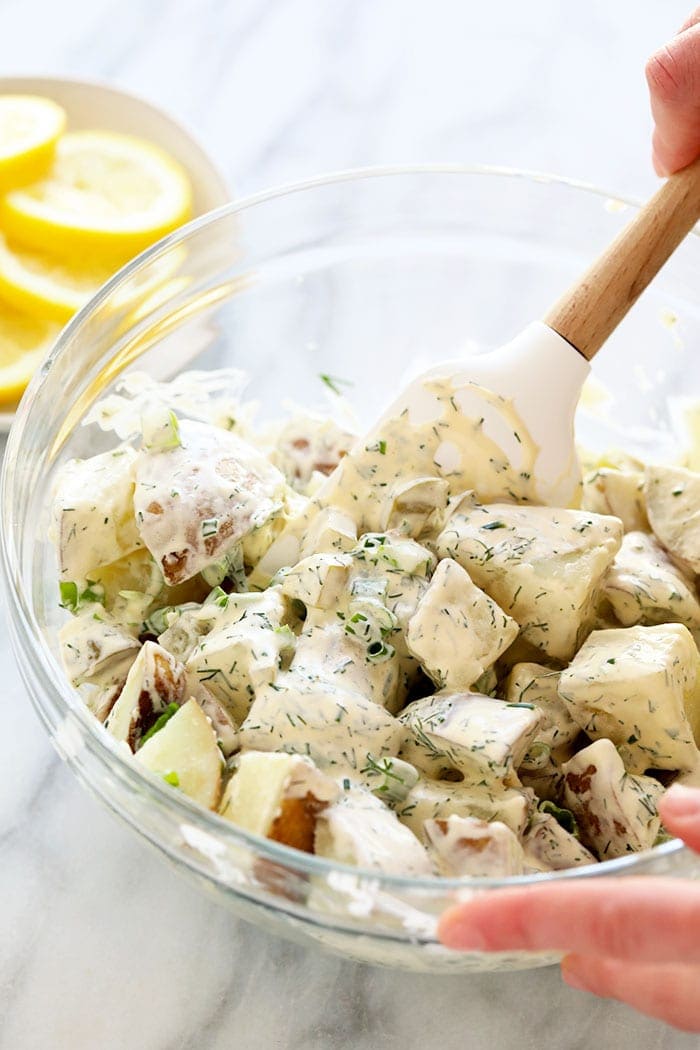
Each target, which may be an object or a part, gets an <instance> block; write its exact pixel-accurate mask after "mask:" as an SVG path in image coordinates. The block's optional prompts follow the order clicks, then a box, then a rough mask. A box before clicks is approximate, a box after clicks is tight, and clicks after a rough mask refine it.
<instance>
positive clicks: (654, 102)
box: [646, 24, 700, 175]
mask: <svg viewBox="0 0 700 1050" xmlns="http://www.w3.org/2000/svg"><path fill="white" fill-rule="evenodd" d="M646 78H647V84H648V86H649V94H650V96H651V112H652V115H653V117H654V124H655V129H654V146H653V148H654V167H655V168H656V171H657V173H658V174H659V175H668V174H670V172H672V171H678V170H679V168H684V167H685V166H686V165H687V164H690V162H691V161H693V160H695V158H696V157H697V156H698V154H700V24H694V25H689V26H688V28H684V29H683V30H682V31H681V32H680V33H679V34H678V36H675V37H674V38H673V39H672V40H671V41H669V43H668V44H666V45H665V47H662V48H661V49H660V50H659V51H657V52H656V53H655V54H654V55H652V56H651V58H650V59H649V61H648V62H647V65H646Z"/></svg>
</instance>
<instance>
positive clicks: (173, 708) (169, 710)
mask: <svg viewBox="0 0 700 1050" xmlns="http://www.w3.org/2000/svg"><path fill="white" fill-rule="evenodd" d="M179 710H180V705H179V704H174V703H173V704H168V706H167V707H166V709H165V710H164V711H163V714H162V715H159V716H158V718H157V719H156V720H155V722H154V723H153V725H152V726H151V728H150V729H149V730H148V732H147V733H144V735H143V736H142V737H141V747H143V745H144V744H145V743H146V741H147V740H150V739H151V737H152V736H155V735H156V733H157V732H158V730H159V729H162V728H163V726H164V725H167V723H168V722H169V721H170V719H171V718H172V717H173V715H174V714H175V713H176V712H177V711H179ZM175 786H176V787H177V784H176V785H175Z"/></svg>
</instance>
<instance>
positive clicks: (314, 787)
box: [219, 751, 339, 853]
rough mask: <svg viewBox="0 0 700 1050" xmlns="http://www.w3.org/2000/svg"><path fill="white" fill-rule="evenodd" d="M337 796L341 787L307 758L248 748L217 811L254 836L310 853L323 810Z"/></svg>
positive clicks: (227, 786) (239, 760) (239, 761)
mask: <svg viewBox="0 0 700 1050" xmlns="http://www.w3.org/2000/svg"><path fill="white" fill-rule="evenodd" d="M338 794H339V788H338V785H337V784H336V783H335V782H334V781H333V780H331V779H330V778H329V777H327V776H324V774H323V773H321V772H320V771H319V770H318V769H317V768H316V766H315V765H314V764H313V762H312V761H311V760H310V759H309V758H305V757H303V756H301V755H287V754H281V753H275V752H269V751H245V752H244V753H243V754H242V755H241V756H240V758H239V759H238V764H237V766H236V769H235V772H234V774H233V776H232V777H231V779H230V780H229V782H228V784H227V785H226V790H225V791H224V796H223V798H222V800H221V805H220V807H219V812H220V814H221V816H222V817H225V818H226V819H227V820H230V821H231V822H232V823H233V824H237V825H238V826H239V827H241V828H244V829H245V830H246V831H251V832H253V833H254V834H255V835H263V836H264V837H266V838H270V839H274V841H275V842H282V843H284V844H285V845H286V846H294V847H295V849H301V850H304V851H305V852H306V853H312V852H313V847H314V834H315V830H316V822H317V820H318V817H319V814H320V813H321V812H322V810H323V809H324V808H325V807H326V806H328V805H329V804H330V803H331V802H333V801H334V800H335V799H336V798H337V797H338Z"/></svg>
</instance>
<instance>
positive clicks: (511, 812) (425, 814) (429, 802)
mask: <svg viewBox="0 0 700 1050" xmlns="http://www.w3.org/2000/svg"><path fill="white" fill-rule="evenodd" d="M533 806H534V802H533V797H532V795H531V794H529V793H528V792H527V791H522V790H518V789H516V788H506V787H503V785H502V784H498V783H492V784H476V785H465V784H455V783H450V782H449V781H445V780H429V779H427V778H425V779H423V778H422V779H421V780H419V781H418V783H417V784H415V785H414V787H412V788H411V790H410V791H409V793H408V795H407V796H406V800H405V802H403V803H401V804H399V805H397V807H396V814H397V816H398V818H399V820H400V821H401V823H402V824H405V825H406V826H407V827H409V828H410V829H411V831H412V832H413V833H414V835H417V836H418V838H419V839H422V837H423V835H424V831H425V829H424V825H425V821H426V820H438V819H442V818H445V819H446V818H447V817H450V816H452V814H455V815H456V816H459V817H477V818H478V819H479V820H487V821H492V820H500V821H501V822H502V823H503V824H506V825H507V826H508V827H509V828H510V829H511V830H512V831H514V832H515V833H516V835H520V834H522V832H523V831H524V830H525V828H526V826H527V823H528V820H529V818H530V814H531V812H532V810H533Z"/></svg>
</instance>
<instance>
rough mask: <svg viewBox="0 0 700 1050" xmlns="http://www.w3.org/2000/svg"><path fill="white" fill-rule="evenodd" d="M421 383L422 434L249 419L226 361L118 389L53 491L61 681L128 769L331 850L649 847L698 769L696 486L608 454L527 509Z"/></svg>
mask: <svg viewBox="0 0 700 1050" xmlns="http://www.w3.org/2000/svg"><path fill="white" fill-rule="evenodd" d="M435 383H436V386H435V391H434V394H435V397H436V401H437V403H438V404H439V406H440V410H439V419H438V422H437V423H436V422H435V421H434V420H431V421H430V423H426V422H423V423H421V422H420V420H415V419H413V420H412V419H410V418H408V417H406V418H404V417H403V416H402V417H397V418H395V419H388V420H387V419H385V420H383V421H382V423H381V424H380V425H378V426H377V428H375V431H374V432H373V433H372V434H371V435H370V437H369V438H368V437H363V438H358V437H357V435H356V434H355V433H354V432H353V428H352V427H351V426H350V425H347V424H343V425H341V424H340V423H338V422H336V421H334V418H332V417H331V416H328V417H325V416H320V415H313V414H306V413H302V412H296V411H293V412H291V413H290V416H289V418H288V419H287V420H285V421H283V422H281V423H278V424H275V425H266V426H262V425H257V424H256V423H255V422H254V418H255V417H254V413H253V411H252V410H251V408H250V406H248V405H247V404H246V403H245V402H244V401H243V400H242V398H241V395H240V393H239V391H240V381H239V377H238V376H236V375H233V374H228V373H223V372H222V373H190V374H189V375H188V376H181V377H179V378H178V379H177V380H175V381H173V382H172V383H171V384H158V383H156V382H154V381H153V380H150V379H148V378H147V377H146V376H138V375H135V376H131V377H129V378H128V379H127V380H126V381H125V382H124V383H123V384H122V387H121V388H120V389H118V390H117V392H116V393H115V394H112V395H110V396H109V397H108V398H106V399H105V400H104V401H103V402H101V403H100V404H99V405H98V406H96V408H94V409H93V410H92V412H91V413H90V414H89V416H88V417H87V418H86V423H87V424H91V425H92V428H93V429H92V430H91V432H90V433H91V435H92V434H96V435H97V441H96V442H92V444H91V445H90V448H91V449H92V450H94V449H96V448H98V449H101V450H100V451H97V452H96V453H95V454H92V455H89V456H87V457H86V458H83V459H73V460H70V461H68V462H65V463H64V464H63V466H62V468H61V470H60V472H59V474H58V476H57V481H56V486H55V491H54V494H53V505H52V527H51V528H52V540H53V542H54V544H55V549H56V556H57V562H58V575H59V592H60V603H61V605H62V606H63V608H64V609H65V610H66V614H67V615H66V617H65V622H64V623H63V625H62V627H61V629H60V635H59V643H60V649H61V655H62V659H63V663H64V667H65V671H66V674H67V676H68V678H69V679H70V682H71V683H72V684H73V686H74V687H75V688H76V689H77V690H78V691H79V693H80V695H81V697H82V699H83V700H84V702H85V704H86V705H87V707H88V708H89V709H90V711H91V712H92V714H93V715H94V717H95V718H96V719H97V720H99V722H100V723H102V724H103V727H104V732H106V733H107V734H109V735H110V737H111V738H112V740H113V741H114V742H116V745H117V746H119V747H120V748H121V749H122V750H123V752H124V753H125V754H128V755H129V756H130V757H131V758H132V760H133V762H134V763H135V764H136V765H137V766H138V767H139V768H140V769H141V770H142V771H143V773H144V775H145V776H148V777H152V778H156V779H157V780H158V781H160V783H161V784H163V785H164V786H165V789H166V790H171V791H173V792H180V793H181V794H183V795H186V796H187V797H188V798H190V799H192V800H194V801H195V802H197V803H199V804H200V805H201V806H203V807H206V808H207V809H209V810H212V811H214V812H215V813H217V814H219V816H220V817H221V818H223V819H224V820H227V821H231V822H232V823H233V824H235V825H237V826H238V827H240V828H242V829H245V830H246V831H248V832H252V833H254V834H256V835H258V836H263V837H266V838H268V839H272V840H274V841H276V842H279V843H283V844H285V845H287V846H291V847H294V848H296V849H298V850H303V851H305V852H308V853H315V854H316V855H318V856H321V857H325V858H328V859H329V860H332V861H336V862H341V863H343V864H348V865H355V866H358V867H359V868H362V869H365V870H367V869H370V870H373V871H376V872H382V873H386V874H394V875H405V876H436V877H439V876H443V877H460V876H477V877H492V878H506V877H508V876H514V875H521V874H526V873H532V872H548V871H555V870H559V869H564V868H572V867H575V866H580V865H589V864H595V863H597V862H601V861H606V860H610V859H612V858H616V857H622V856H624V855H626V854H628V853H632V852H636V851H640V850H646V849H649V848H650V847H652V846H654V845H655V844H656V843H658V842H660V841H663V840H664V838H665V833H664V830H663V828H662V827H661V825H660V820H659V816H658V812H657V803H658V800H659V797H660V795H661V794H662V793H663V791H664V789H665V787H667V786H668V785H669V783H671V782H672V781H673V780H674V779H677V778H680V779H682V780H683V779H685V780H691V779H692V778H694V777H697V776H698V775H699V771H700V754H699V753H698V747H697V743H696V741H697V739H700V737H699V735H698V734H699V733H700V681H699V680H698V662H699V655H698V642H699V641H700V603H699V601H698V592H697V587H696V579H697V574H698V573H699V572H700V474H697V473H693V472H692V471H690V470H688V469H686V468H685V467H684V466H683V465H672V466H661V465H658V464H648V465H646V464H644V463H641V462H639V461H638V460H636V459H634V458H632V457H630V456H622V455H618V456H617V457H613V458H612V459H610V460H608V461H605V462H599V463H596V464H590V465H589V469H588V470H587V471H585V472H584V482H583V488H582V492H581V496H580V499H579V500H578V501H577V504H578V505H577V506H574V507H561V508H553V507H548V506H538V505H537V504H536V503H535V502H534V497H533V488H532V478H531V474H530V471H529V470H528V469H527V463H526V462H525V461H523V463H521V464H520V465H519V467H518V468H517V469H516V468H514V467H513V466H512V465H511V464H510V463H509V462H506V461H505V460H504V459H503V457H502V456H499V454H498V450H497V449H496V448H495V447H494V445H493V443H492V442H491V441H490V440H489V439H488V438H486V436H485V435H484V434H483V433H482V430H481V428H480V421H479V420H478V419H475V418H471V417H470V416H469V415H468V414H466V413H465V412H464V411H463V410H460V408H459V406H458V405H457V404H456V401H455V396H454V391H451V390H450V389H449V383H448V382H447V381H445V382H444V383H443V384H442V385H441V383H440V381H439V380H436V381H435ZM481 422H483V420H482V421H481ZM515 436H516V438H517V440H518V443H519V444H522V447H523V448H524V449H526V450H527V447H528V435H527V434H526V433H525V432H524V431H521V432H520V433H518V432H517V431H516V432H515ZM91 441H92V438H91ZM97 442H99V443H97ZM455 450H456V452H455ZM68 614H69V615H68Z"/></svg>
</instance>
